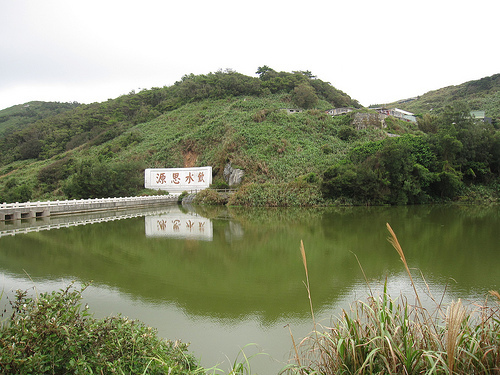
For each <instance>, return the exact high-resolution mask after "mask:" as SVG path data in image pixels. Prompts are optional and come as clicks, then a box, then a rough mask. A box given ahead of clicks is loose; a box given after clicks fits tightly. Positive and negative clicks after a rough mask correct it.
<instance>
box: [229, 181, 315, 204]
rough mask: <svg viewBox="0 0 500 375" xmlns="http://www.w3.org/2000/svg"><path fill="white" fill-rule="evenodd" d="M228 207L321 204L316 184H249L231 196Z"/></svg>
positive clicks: (300, 182) (302, 182) (304, 182)
mask: <svg viewBox="0 0 500 375" xmlns="http://www.w3.org/2000/svg"><path fill="white" fill-rule="evenodd" d="M228 204H229V205H234V206H260V207H301V206H317V205H321V204H323V199H322V197H321V192H320V190H319V187H318V186H317V185H316V184H309V183H307V182H306V181H295V182H288V183H281V184H273V183H265V184H257V183H251V184H248V185H245V186H242V187H241V188H240V189H239V190H238V191H237V192H236V193H234V194H233V195H231V197H230V198H229V201H228Z"/></svg>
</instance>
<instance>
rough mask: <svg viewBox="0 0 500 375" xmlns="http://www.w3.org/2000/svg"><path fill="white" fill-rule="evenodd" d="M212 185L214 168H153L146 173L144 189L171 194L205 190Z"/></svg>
mask: <svg viewBox="0 0 500 375" xmlns="http://www.w3.org/2000/svg"><path fill="white" fill-rule="evenodd" d="M211 184H212V167H197V168H151V169H146V170H145V171H144V187H145V188H146V189H155V190H156V189H160V190H167V191H169V192H182V191H188V192H189V191H191V190H203V189H206V188H208V187H209V186H210V185H211Z"/></svg>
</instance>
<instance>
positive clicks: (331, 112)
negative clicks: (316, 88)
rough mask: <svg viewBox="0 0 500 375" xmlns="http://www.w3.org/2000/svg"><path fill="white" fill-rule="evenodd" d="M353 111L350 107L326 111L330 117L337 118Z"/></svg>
mask: <svg viewBox="0 0 500 375" xmlns="http://www.w3.org/2000/svg"><path fill="white" fill-rule="evenodd" d="M352 111H354V108H351V107H342V108H332V109H329V110H328V111H326V113H327V114H329V115H330V116H338V115H345V114H346V113H349V112H352Z"/></svg>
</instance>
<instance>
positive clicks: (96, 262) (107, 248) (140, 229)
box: [0, 205, 500, 374]
mask: <svg viewBox="0 0 500 375" xmlns="http://www.w3.org/2000/svg"><path fill="white" fill-rule="evenodd" d="M106 215H107V216H108V217H107V218H106V217H105V216H106ZM114 215H120V216H122V218H121V219H120V220H118V218H117V217H116V216H114ZM92 222H94V223H93V224H92ZM68 223H71V225H69V224H68ZM78 223H80V224H83V223H85V224H86V225H78ZM386 223H390V225H391V226H392V228H393V229H394V231H395V232H396V234H397V236H398V238H399V241H400V243H401V245H402V247H403V249H404V251H405V254H406V259H407V261H408V263H409V266H410V268H412V273H413V275H414V277H415V278H416V279H417V280H418V288H419V292H421V294H422V295H427V294H428V293H429V292H430V293H432V294H433V295H434V296H435V297H438V299H441V297H442V296H443V295H444V300H445V301H449V300H451V299H457V298H462V299H463V300H465V301H469V302H474V301H482V300H484V298H485V296H486V294H487V292H488V291H489V290H499V289H500V257H499V252H500V241H499V238H500V207H499V206H490V207H481V206H416V207H414V206H411V207H371V208H367V207H354V208H311V209H290V208H289V209H283V208H276V209H248V208H244V209H243V208H226V207H208V208H207V207H180V206H177V205H171V206H165V207H156V208H154V209H149V210H142V211H134V212H130V213H124V212H119V213H111V214H99V215H97V214H95V215H87V216H85V217H77V216H71V217H66V218H50V219H44V221H40V220H38V221H37V220H34V221H32V222H26V223H24V222H23V223H16V224H8V223H7V224H2V225H1V226H0V234H3V236H2V237H0V287H1V288H2V290H3V292H4V293H3V297H2V299H1V300H0V304H1V308H2V310H3V309H4V308H5V306H6V305H7V304H8V301H7V298H8V297H9V296H12V295H13V291H14V290H16V289H30V291H31V292H32V293H33V290H34V289H33V288H36V291H38V292H43V291H51V290H57V289H60V288H64V287H66V286H67V285H68V284H69V283H70V282H72V281H76V284H81V283H85V282H88V281H92V284H91V286H90V287H89V288H88V289H87V290H86V291H85V292H84V302H85V303H88V304H89V306H90V311H91V312H94V314H95V317H97V318H101V317H104V316H107V315H110V314H122V315H124V316H128V317H129V318H132V319H139V320H141V321H143V322H145V323H146V324H148V325H151V326H153V327H155V328H157V329H158V333H159V335H160V336H162V337H165V338H169V339H173V340H174V339H181V340H182V341H183V342H190V343H191V344H190V350H191V351H192V352H193V353H194V354H195V356H196V357H197V358H199V359H200V360H201V363H202V365H204V366H205V367H211V366H215V365H217V366H218V367H219V368H221V369H223V370H227V369H228V368H229V367H230V365H231V363H232V362H233V361H234V360H235V359H236V358H237V356H238V353H239V352H240V350H244V352H245V354H246V355H247V356H252V355H254V354H256V353H258V352H264V353H266V354H265V355H258V356H256V357H254V358H252V359H251V362H250V363H251V365H252V373H259V374H273V373H277V372H278V371H279V369H281V368H282V367H284V366H285V365H286V363H287V361H288V359H289V355H290V353H291V352H290V351H291V349H292V341H291V337H290V330H291V332H292V334H293V336H294V339H295V341H299V340H300V338H301V337H304V336H305V335H307V334H308V333H309V332H310V330H311V329H312V328H313V323H312V319H311V313H310V306H309V300H308V298H307V291H306V289H305V286H304V283H303V282H304V280H305V272H304V267H303V264H302V259H301V255H300V250H299V249H300V241H301V240H302V241H303V243H304V247H305V251H306V254H307V264H308V268H309V281H310V286H311V297H312V301H313V307H314V313H315V317H316V320H317V321H318V322H320V323H321V324H322V325H325V326H328V325H329V324H330V322H331V319H332V318H334V317H335V316H338V315H340V313H341V310H342V309H347V308H348V307H349V304H350V303H352V302H353V301H354V300H356V299H364V298H366V296H367V293H368V285H367V282H366V280H365V277H364V275H365V276H366V279H367V280H368V283H369V285H370V287H371V288H372V289H377V288H378V289H380V288H381V286H382V285H383V283H384V282H385V281H386V280H387V284H388V288H389V291H390V293H391V294H392V295H393V296H394V297H397V296H398V295H399V294H401V293H402V294H404V295H406V296H408V299H409V301H411V298H412V296H413V293H412V289H411V286H410V284H409V280H408V277H407V275H406V274H405V271H404V268H403V266H402V263H401V260H400V259H399V256H398V254H397V253H396V251H395V250H394V249H393V248H392V246H391V245H390V244H389V242H388V241H387V237H388V232H387V229H386ZM20 227H21V228H20ZM27 228H31V229H29V230H33V229H36V228H38V229H37V230H38V231H36V230H34V231H31V232H28V229H27ZM51 228H53V229H51ZM49 229H50V230H49ZM21 231H26V232H28V233H20V232H21ZM16 233H18V234H16ZM19 233H20V234H19ZM12 234H15V235H12ZM358 260H359V263H358ZM360 265H361V267H362V269H361V267H360ZM422 276H423V277H425V281H424V279H423V278H422ZM248 344H256V345H248Z"/></svg>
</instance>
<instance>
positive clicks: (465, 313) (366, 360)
mask: <svg viewBox="0 0 500 375" xmlns="http://www.w3.org/2000/svg"><path fill="white" fill-rule="evenodd" d="M387 229H388V230H389V233H390V236H389V238H388V240H389V242H390V243H391V244H392V245H393V247H394V248H395V249H396V251H397V252H398V254H399V256H400V258H401V261H402V263H403V265H404V268H405V270H406V272H407V273H408V277H409V282H410V284H411V286H412V288H413V292H414V294H415V296H414V297H415V303H414V304H411V303H409V301H408V298H407V297H406V296H403V295H400V296H399V297H398V298H396V299H394V298H392V297H391V296H390V295H389V294H388V292H387V280H386V282H385V284H384V288H383V292H381V293H379V294H376V293H374V292H372V290H371V288H369V293H368V297H367V299H366V300H364V301H362V300H358V301H355V302H354V303H352V304H351V306H350V309H348V311H346V310H343V311H342V313H341V315H340V316H339V317H338V318H336V319H335V320H334V321H333V322H332V326H331V327H322V329H321V330H318V329H317V328H318V327H317V325H316V322H315V321H314V318H313V324H314V330H313V332H312V333H311V334H310V335H309V336H308V337H306V338H304V339H303V340H302V341H301V342H300V344H298V345H297V349H296V354H295V358H294V361H293V363H292V364H291V365H290V366H288V367H287V368H285V369H284V370H283V372H282V373H286V374H324V375H329V374H500V294H499V293H498V292H497V291H490V292H489V294H488V296H487V297H486V298H485V300H484V301H483V302H482V303H475V304H471V305H470V306H469V305H468V306H464V305H463V304H462V302H461V300H460V299H459V300H458V301H452V302H451V303H448V304H443V303H442V302H439V301H438V300H436V299H435V298H433V297H432V296H431V301H433V302H432V303H433V304H434V305H433V306H431V307H424V306H423V305H422V302H421V300H420V296H419V292H418V289H417V286H416V284H415V281H414V279H413V277H412V274H411V272H410V268H409V267H408V263H407V261H406V258H405V255H404V252H403V249H402V247H401V245H400V243H399V241H398V238H397V236H396V234H395V233H394V231H393V230H392V228H391V227H390V225H389V224H387ZM301 252H302V257H303V259H304V267H305V268H306V276H307V278H308V271H307V263H306V262H305V251H304V247H303V244H302V243H301ZM306 287H307V292H308V296H309V298H310V296H311V293H310V286H309V282H308V281H307V284H306ZM310 305H311V313H312V314H313V316H314V313H313V311H312V301H311V299H310Z"/></svg>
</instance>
